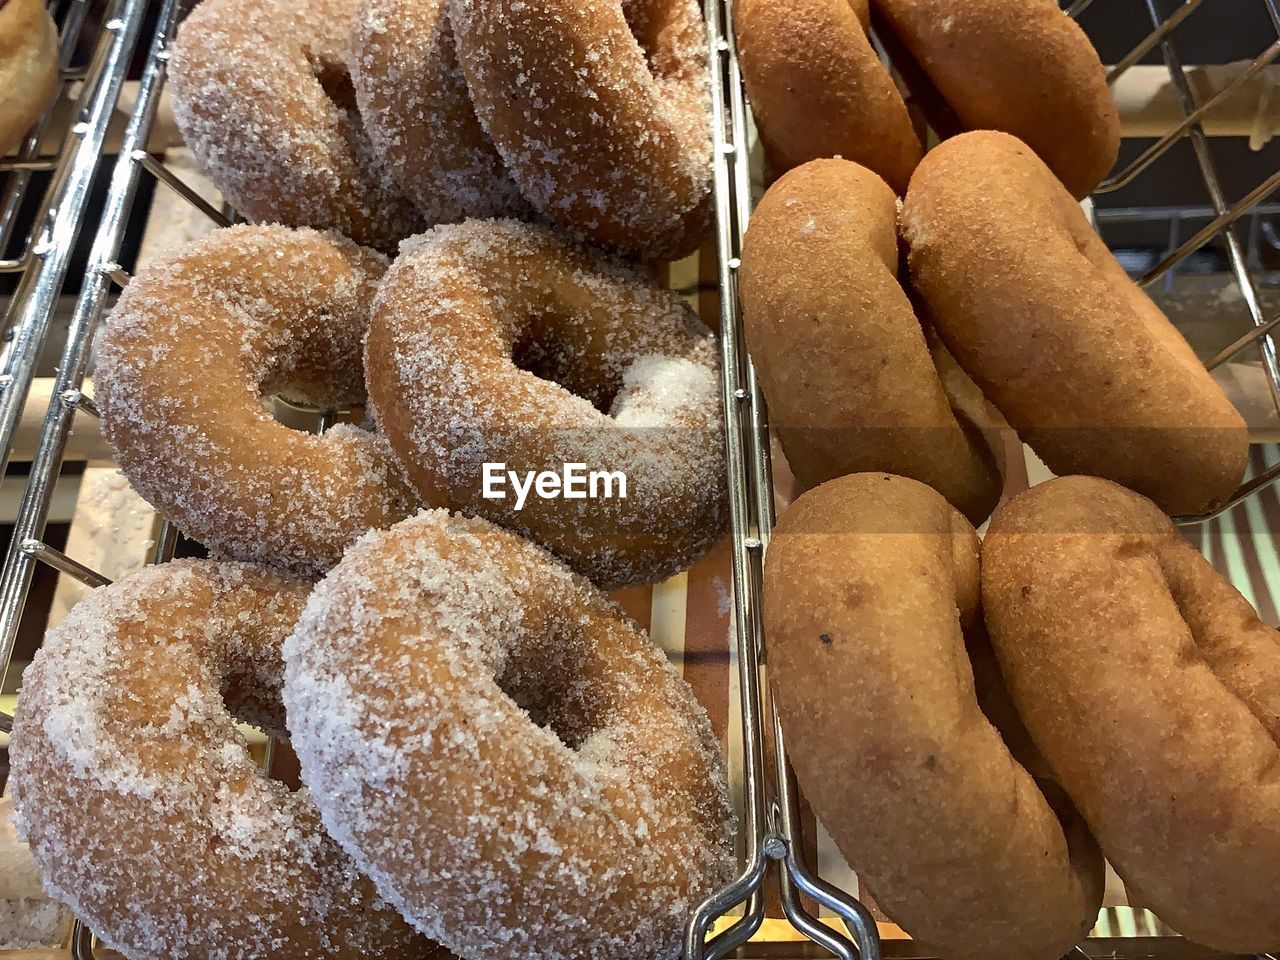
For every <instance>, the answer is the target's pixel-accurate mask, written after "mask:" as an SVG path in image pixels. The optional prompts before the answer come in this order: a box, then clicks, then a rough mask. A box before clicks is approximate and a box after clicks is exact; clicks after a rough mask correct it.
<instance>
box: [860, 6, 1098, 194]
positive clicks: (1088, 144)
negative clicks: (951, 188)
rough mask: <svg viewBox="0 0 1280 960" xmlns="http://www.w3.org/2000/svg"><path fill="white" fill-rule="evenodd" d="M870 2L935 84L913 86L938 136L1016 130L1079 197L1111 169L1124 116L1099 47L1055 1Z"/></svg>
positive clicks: (898, 55)
mask: <svg viewBox="0 0 1280 960" xmlns="http://www.w3.org/2000/svg"><path fill="white" fill-rule="evenodd" d="M871 2H872V10H873V13H874V16H875V20H876V25H877V29H878V30H879V32H880V33H882V34H883V35H884V36H885V38H886V40H887V45H888V46H889V47H890V53H891V54H892V55H893V57H894V63H895V64H897V65H899V67H900V68H901V69H902V70H903V73H904V75H905V76H906V77H907V78H908V81H909V82H910V81H911V80H912V79H917V80H920V79H923V80H925V81H926V84H925V85H927V86H930V87H932V88H933V89H932V90H928V89H922V87H923V86H925V85H922V84H921V83H919V82H917V83H916V84H915V85H913V86H912V91H913V92H917V91H919V92H920V93H921V94H923V95H921V96H920V97H919V99H920V102H921V104H922V105H923V106H924V107H925V110H926V112H927V113H928V115H929V121H930V124H931V125H932V126H934V128H935V129H937V130H938V132H939V134H940V135H942V136H943V137H949V136H952V135H954V134H957V133H960V132H961V131H963V130H1002V131H1005V132H1007V133H1010V134H1013V135H1014V136H1016V137H1018V138H1019V139H1021V140H1023V141H1024V142H1025V143H1027V144H1028V145H1029V146H1030V147H1031V148H1032V149H1033V150H1034V151H1035V152H1036V153H1037V154H1038V155H1039V156H1040V158H1041V159H1043V160H1044V161H1045V163H1046V164H1047V165H1048V166H1049V168H1050V169H1051V170H1052V171H1053V172H1054V173H1055V174H1056V175H1057V176H1058V177H1059V178H1060V179H1061V180H1062V182H1063V183H1064V184H1066V186H1067V189H1068V190H1070V191H1071V192H1072V193H1073V194H1074V195H1075V196H1076V197H1083V196H1086V195H1087V194H1089V193H1090V192H1091V191H1092V190H1093V188H1094V187H1096V186H1097V185H1098V183H1099V181H1101V180H1102V178H1103V177H1105V176H1106V175H1107V172H1108V171H1109V170H1110V169H1111V167H1112V165H1113V164H1114V163H1115V160H1116V154H1117V152H1118V151H1119V148H1120V118H1119V114H1118V113H1117V111H1116V107H1115V102H1114V101H1113V100H1112V98H1111V93H1110V91H1109V90H1108V88H1107V82H1106V72H1105V70H1104V69H1103V66H1102V62H1101V61H1100V60H1099V59H1098V54H1097V52H1096V51H1095V50H1094V49H1093V45H1092V44H1091V43H1090V42H1089V38H1088V37H1086V36H1085V34H1084V31H1082V30H1081V29H1080V27H1079V26H1078V25H1077V24H1076V22H1075V21H1074V20H1072V19H1071V18H1070V17H1068V16H1067V15H1066V14H1065V13H1064V12H1063V11H1062V10H1061V9H1060V8H1059V6H1058V4H1057V3H1056V2H1055V0H981V2H974V0H964V2H957V0H871ZM939 101H941V102H942V103H945V110H940V109H938V107H939Z"/></svg>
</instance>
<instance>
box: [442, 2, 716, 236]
mask: <svg viewBox="0 0 1280 960" xmlns="http://www.w3.org/2000/svg"><path fill="white" fill-rule="evenodd" d="M448 2H449V16H450V19H451V21H452V23H453V28H454V32H455V34H456V36H457V43H458V54H459V60H460V61H461V63H462V69H463V72H464V73H465V74H466V77H467V83H468V86H469V87H470V89H471V96H472V99H473V100H474V102H475V106H476V113H477V114H478V115H479V117H480V122H481V123H482V124H483V125H484V128H485V130H487V131H488V133H489V136H490V137H491V138H492V139H493V142H494V143H495V144H496V145H497V147H498V152H499V153H501V154H502V158H503V160H504V161H506V164H507V169H508V171H509V172H510V174H511V176H512V177H513V178H514V179H515V181H516V183H518V184H519V185H520V189H521V191H523V193H524V195H525V197H526V198H527V199H528V200H529V201H530V202H532V203H533V205H534V206H535V207H537V208H538V210H539V211H540V212H541V213H542V214H543V215H545V216H546V217H548V218H550V219H551V220H553V221H555V222H556V223H558V224H560V225H561V226H563V227H566V228H568V229H571V230H575V231H579V232H581V233H583V234H585V235H586V236H587V237H588V238H590V239H591V240H592V241H593V242H595V243H598V244H601V245H603V246H607V247H611V248H613V249H616V250H620V251H622V252H625V253H630V254H634V255H637V256H641V257H651V258H654V259H675V258H676V257H679V256H683V255H684V254H687V253H690V252H692V251H693V250H695V249H696V248H697V247H698V244H699V243H700V242H701V239H702V237H703V235H704V234H705V233H706V230H707V227H708V225H709V223H710V212H711V132H710V131H711V120H710V113H709V109H710V99H709V95H708V73H707V61H706V37H705V31H704V27H703V22H702V17H701V15H700V14H699V11H698V6H697V3H696V2H695V0H626V2H621V0H537V2H530V0H448Z"/></svg>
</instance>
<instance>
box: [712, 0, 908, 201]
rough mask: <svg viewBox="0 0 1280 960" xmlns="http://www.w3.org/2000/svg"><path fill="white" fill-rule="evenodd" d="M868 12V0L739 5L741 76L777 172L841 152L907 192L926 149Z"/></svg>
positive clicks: (747, 0) (754, 0)
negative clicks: (875, 43) (875, 41)
mask: <svg viewBox="0 0 1280 960" xmlns="http://www.w3.org/2000/svg"><path fill="white" fill-rule="evenodd" d="M867 20H868V14H867V0H853V2H850V0H741V2H739V3H738V4H736V5H735V7H734V29H735V32H736V34H737V39H738V57H739V59H740V61H741V64H742V77H743V80H744V81H745V83H746V85H747V95H748V96H749V97H750V99H751V109H752V112H753V113H754V115H755V120H756V126H757V127H758V128H759V131H760V139H761V141H762V142H763V143H764V147H765V153H766V156H767V159H768V162H769V166H770V168H771V169H772V172H773V173H774V174H783V173H786V172H787V171H788V170H790V169H791V168H792V167H798V166H799V165H800V164H802V163H806V162H807V161H809V160H817V159H822V158H829V157H843V158H844V159H846V160H852V161H853V162H855V163H859V164H862V165H863V166H865V167H868V168H869V169H871V170H873V171H875V172H876V173H878V174H879V175H880V176H882V177H884V179H885V180H886V181H887V182H888V183H889V185H890V186H892V187H893V188H894V190H895V191H896V192H897V193H899V194H901V193H903V192H905V191H906V189H907V181H908V180H909V179H910V178H911V171H912V170H914V169H915V166H916V164H917V163H919V162H920V157H921V156H922V155H923V150H922V148H921V146H920V139H919V138H918V137H917V136H916V133H915V130H914V129H912V126H911V118H910V117H909V116H908V114H907V106H906V104H905V103H904V102H903V100H902V95H901V94H900V93H899V92H898V89H897V87H896V86H895V85H894V82H893V78H892V77H890V76H889V71H888V70H886V69H885V67H884V64H882V63H881V62H880V58H879V56H878V55H877V54H876V51H875V50H874V49H873V48H872V46H871V40H870V38H869V37H868V36H867Z"/></svg>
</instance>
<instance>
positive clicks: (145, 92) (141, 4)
mask: <svg viewBox="0 0 1280 960" xmlns="http://www.w3.org/2000/svg"><path fill="white" fill-rule="evenodd" d="M125 2H126V3H127V4H128V6H127V8H126V10H125V14H127V16H128V17H131V18H134V20H132V21H128V23H132V26H131V27H130V26H128V24H127V23H126V24H122V25H121V26H119V27H118V28H117V34H118V35H119V37H120V38H121V39H120V40H119V43H120V44H121V45H125V44H126V41H125V39H124V37H125V35H133V37H134V38H135V39H136V34H137V33H138V31H139V30H140V28H141V20H142V17H143V15H144V14H145V12H146V8H147V6H148V4H147V3H146V0H125ZM178 3H179V0H163V2H162V3H161V6H160V12H159V21H158V24H157V28H156V34H155V37H154V39H153V40H152V44H151V54H152V56H151V57H150V58H149V59H148V61H147V66H146V67H145V68H144V70H143V74H142V78H141V80H140V82H139V86H138V95H137V100H136V101H135V102H134V107H133V113H132V114H131V116H130V117H129V122H128V124H127V126H126V127H125V132H124V146H123V149H122V151H121V154H120V157H119V158H118V159H117V161H116V164H115V167H114V169H113V170H112V176H111V184H110V188H109V190H108V193H107V199H106V203H105V205H104V207H103V213H102V219H101V220H100V222H99V226H98V231H97V234H96V235H95V237H94V240H93V246H92V248H91V250H90V253H89V267H88V269H87V270H86V272H85V279H84V285H83V286H82V288H81V290H80V296H79V297H78V299H77V300H76V305H75V309H74V311H73V312H72V315H71V320H70V322H69V324H68V327H67V339H66V344H65V346H64V347H63V351H62V357H61V358H60V360H59V362H58V371H57V374H56V376H55V378H54V388H53V389H54V395H55V396H64V397H65V396H68V395H69V393H70V392H71V391H75V392H77V393H79V391H80V388H81V385H82V384H83V382H84V373H85V367H86V366H87V364H88V361H89V350H90V347H91V345H92V342H93V333H94V330H95V329H96V328H97V325H98V321H99V318H100V317H101V315H102V309H103V307H104V306H105V304H106V299H107V293H108V290H109V282H110V281H109V279H108V276H107V274H106V273H105V272H104V271H103V270H102V269H101V267H102V265H104V264H108V263H115V262H116V259H117V258H118V256H119V248H120V244H121V242H122V240H123V238H124V233H125V228H126V226H127V224H128V219H129V216H128V215H129V210H130V208H131V206H132V203H133V197H134V195H135V193H136V190H137V185H138V179H139V176H140V170H139V167H138V166H137V164H135V163H133V162H132V160H131V159H130V150H131V149H133V148H135V147H136V146H137V145H139V144H141V143H145V142H146V138H147V136H148V134H149V132H150V129H151V126H152V123H153V122H154V120H155V115H156V111H157V109H158V108H159V105H160V90H161V87H162V85H163V82H164V79H163V78H164V66H163V63H162V61H160V60H159V59H157V58H156V56H155V54H156V52H157V51H158V50H160V49H163V44H164V42H165V39H166V38H167V37H168V36H169V35H170V34H171V33H172V30H173V26H174V23H175V21H176V18H177V11H178ZM134 21H136V22H134ZM127 45H128V46H130V48H131V46H132V42H129V43H128V44H127ZM130 59H131V55H126V53H125V51H124V50H123V49H122V50H121V51H120V55H119V56H115V57H111V58H109V59H108V61H107V64H106V66H105V67H104V69H109V70H111V71H113V72H114V75H115V76H114V79H115V81H122V80H123V77H124V75H125V71H126V70H127V68H128V64H129V61H130ZM101 87H102V88H103V89H104V90H110V89H114V90H115V91H116V92H117V93H118V89H119V82H112V80H111V78H106V79H104V80H103V81H102V83H101ZM102 96H103V97H106V94H105V93H104V94H103V95H102ZM99 102H100V101H99V100H98V99H97V98H95V100H94V103H95V104H97V103H99ZM114 102H115V100H114V97H112V98H111V103H113V104H114ZM108 112H109V111H108ZM98 146H99V147H100V146H101V141H100V140H99V141H98ZM74 233H75V231H70V230H68V231H64V240H65V242H66V243H67V244H68V251H67V253H68V254H69V252H70V251H69V247H70V245H71V243H72V242H73V239H74ZM63 269H64V270H65V265H64V267H63ZM60 287H61V281H59V283H58V284H57V286H56V287H55V288H54V289H53V290H52V292H51V294H50V295H51V296H56V293H57V289H59V288H60ZM45 322H46V323H47V317H46V318H45ZM31 365H32V367H34V358H32V360H31ZM26 373H27V383H28V385H29V383H30V375H31V370H30V369H28V370H27V371H26ZM80 407H81V404H80V403H79V402H77V403H76V404H75V405H71V404H68V403H66V402H63V403H51V404H50V405H49V409H48V410H47V411H46V413H45V419H44V425H43V427H42V429H41V433H40V439H39V441H38V442H37V444H36V450H35V454H34V455H33V456H32V460H31V469H30V473H29V474H28V477H27V486H26V489H25V491H24V492H23V496H22V502H21V504H20V505H19V508H18V514H17V517H16V519H15V521H14V528H13V538H12V540H11V541H10V548H9V551H8V554H7V555H6V557H5V562H4V567H3V569H0V684H2V683H3V680H4V677H5V675H6V674H7V672H8V669H9V665H10V661H11V659H12V657H13V646H14V642H15V639H16V637H17V630H18V624H19V622H20V621H21V618H22V610H23V606H24V604H25V603H26V597H27V591H28V588H29V587H30V584H31V575H32V569H33V568H32V564H33V558H32V556H31V555H30V554H28V553H26V552H25V551H24V550H23V549H21V545H22V543H23V542H24V541H26V540H37V541H38V540H39V539H40V538H41V537H42V536H43V535H44V529H45V525H46V523H47V521H48V516H49V507H50V505H51V504H52V502H53V492H54V486H55V484H56V482H57V477H58V472H59V470H60V469H61V466H62V460H63V454H64V451H65V449H66V444H67V437H68V436H69V434H70V431H71V427H72V425H73V423H74V419H75V412H76V410H77V409H79V408H80ZM5 443H6V452H7V443H8V438H7V437H6V438H5Z"/></svg>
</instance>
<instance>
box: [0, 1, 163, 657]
mask: <svg viewBox="0 0 1280 960" xmlns="http://www.w3.org/2000/svg"><path fill="white" fill-rule="evenodd" d="M147 7H148V2H147V0H120V3H119V5H118V6H116V7H114V8H112V9H113V12H112V15H111V16H110V18H109V19H108V20H107V22H106V23H105V24H104V25H103V28H102V37H101V38H100V39H99V41H98V49H97V53H96V54H95V56H94V60H93V65H92V66H91V67H90V70H89V84H88V88H87V94H86V96H85V98H83V99H82V100H81V105H82V106H81V113H80V115H79V117H78V122H77V123H76V124H75V125H74V126H73V127H72V128H71V136H74V137H78V138H79V141H78V142H77V143H76V144H75V146H74V147H73V148H71V149H69V150H67V151H66V152H65V153H64V154H63V158H62V160H61V162H60V163H59V165H58V169H57V171H56V172H55V173H54V178H53V183H52V185H51V186H50V188H49V190H50V192H49V194H48V195H47V196H48V199H47V201H46V204H47V205H46V216H45V222H43V223H39V224H37V225H36V229H37V231H38V238H37V240H36V243H35V245H34V246H33V247H32V253H33V254H34V256H35V257H36V258H37V261H38V262H37V263H35V264H33V265H32V267H31V268H29V269H28V270H27V271H26V272H25V273H23V275H22V280H21V281H20V282H19V285H18V290H17V292H16V294H15V301H16V302H17V304H18V311H17V320H16V323H15V325H14V333H13V340H12V342H11V343H9V344H8V350H7V351H6V353H5V356H4V360H3V364H2V365H0V473H2V472H3V470H4V468H5V467H6V466H7V465H8V462H9V454H10V452H11V446H12V443H13V432H14V430H15V429H16V427H17V424H18V420H19V418H20V417H21V416H22V407H23V405H24V404H25V403H26V401H27V394H28V393H29V392H30V389H31V381H32V378H33V377H34V376H35V369H36V361H37V360H38V359H39V356H40V350H41V348H42V347H43V346H44V340H45V335H46V334H47V333H48V331H49V325H50V322H51V321H52V318H53V311H54V308H55V307H56V306H57V302H58V296H59V294H60V293H61V292H62V284H63V281H64V280H65V279H66V274H67V268H68V266H69V265H70V263H71V254H72V252H73V251H74V249H75V243H76V238H77V237H78V236H79V234H80V227H81V224H82V222H83V220H84V214H85V209H86V207H87V205H88V202H89V190H90V187H91V186H92V185H93V176H94V173H95V172H96V170H97V168H98V160H99V156H100V154H101V152H102V146H103V142H104V140H105V139H106V135H107V124H108V123H109V121H110V120H111V113H112V111H113V110H114V109H115V105H116V102H117V101H118V100H119V98H120V90H121V88H122V87H123V86H124V81H125V73H126V71H127V70H128V66H129V60H130V58H131V57H132V56H133V50H134V47H135V46H136V44H137V41H138V35H139V34H140V33H141V32H142V21H143V16H144V14H145V13H146V11H147ZM15 542H16V541H15ZM8 646H9V645H8V644H4V643H0V654H3V659H4V660H6V661H7V659H8V655H9V651H8Z"/></svg>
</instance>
